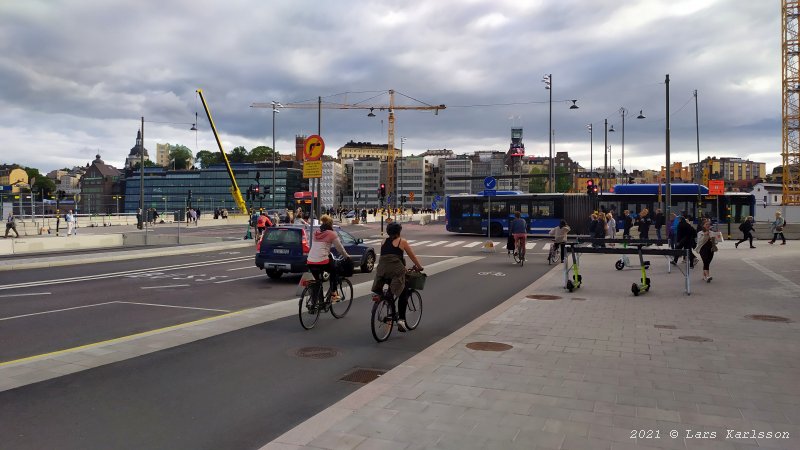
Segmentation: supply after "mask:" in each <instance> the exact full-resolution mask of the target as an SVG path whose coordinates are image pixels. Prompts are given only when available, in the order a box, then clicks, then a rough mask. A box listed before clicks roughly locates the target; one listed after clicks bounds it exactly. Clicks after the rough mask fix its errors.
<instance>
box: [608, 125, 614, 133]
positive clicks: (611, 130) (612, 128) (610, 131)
mask: <svg viewBox="0 0 800 450" xmlns="http://www.w3.org/2000/svg"><path fill="white" fill-rule="evenodd" d="M608 132H609V133H613V132H614V125H611V128H609V129H608Z"/></svg>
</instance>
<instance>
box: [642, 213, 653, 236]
mask: <svg viewBox="0 0 800 450" xmlns="http://www.w3.org/2000/svg"><path fill="white" fill-rule="evenodd" d="M649 214H650V211H649V210H648V209H647V208H645V209H643V210H642V212H641V213H639V239H650V225H652V224H653V219H651V218H650V216H649Z"/></svg>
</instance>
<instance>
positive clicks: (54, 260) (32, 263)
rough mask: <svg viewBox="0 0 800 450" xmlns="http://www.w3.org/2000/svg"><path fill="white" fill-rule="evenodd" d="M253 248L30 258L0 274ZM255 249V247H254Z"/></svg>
mask: <svg viewBox="0 0 800 450" xmlns="http://www.w3.org/2000/svg"><path fill="white" fill-rule="evenodd" d="M247 247H254V243H253V242H252V241H247V242H234V241H228V242H221V243H218V244H192V245H187V246H182V247H177V248H176V247H171V248H168V249H153V250H128V251H121V252H109V253H108V254H103V255H101V256H93V255H88V257H82V256H87V255H67V256H66V257H64V256H61V257H50V256H47V257H41V258H30V259H27V260H20V261H19V262H16V261H8V264H2V263H0V272H6V271H11V270H22V269H41V268H44V267H62V266H74V265H78V264H90V263H100V262H111V261H126V260H131V259H141V258H155V257H158V256H174V255H187V254H192V253H205V252H213V251H215V250H226V249H231V248H247ZM254 248H255V247H254Z"/></svg>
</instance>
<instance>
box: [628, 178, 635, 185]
mask: <svg viewBox="0 0 800 450" xmlns="http://www.w3.org/2000/svg"><path fill="white" fill-rule="evenodd" d="M635 182H636V180H635V179H634V178H633V177H628V184H634V183H635Z"/></svg>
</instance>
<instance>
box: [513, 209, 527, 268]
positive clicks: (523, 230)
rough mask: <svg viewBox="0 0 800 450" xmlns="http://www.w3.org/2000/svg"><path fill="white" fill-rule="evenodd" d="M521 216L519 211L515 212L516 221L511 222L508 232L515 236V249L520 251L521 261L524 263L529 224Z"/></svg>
mask: <svg viewBox="0 0 800 450" xmlns="http://www.w3.org/2000/svg"><path fill="white" fill-rule="evenodd" d="M520 216H521V214H520V212H519V211H514V217H515V219H514V221H513V222H511V226H509V227H508V232H509V234H511V235H512V236H514V248H515V249H519V250H518V251H519V259H520V260H521V261H524V260H525V240H526V239H527V238H528V223H527V222H525V219H523V218H522V217H520ZM514 253H517V250H515V251H514Z"/></svg>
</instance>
